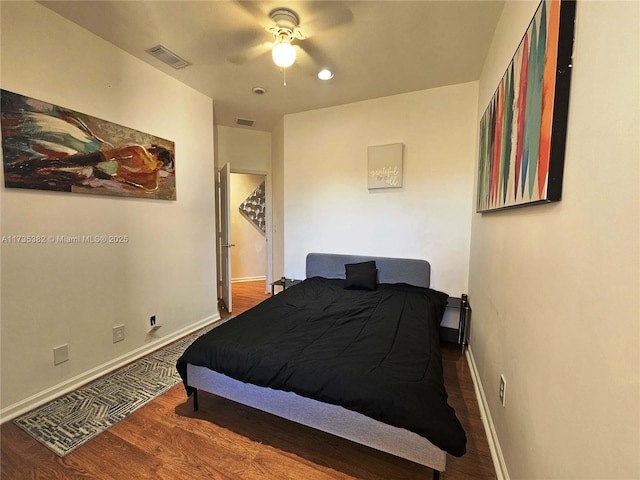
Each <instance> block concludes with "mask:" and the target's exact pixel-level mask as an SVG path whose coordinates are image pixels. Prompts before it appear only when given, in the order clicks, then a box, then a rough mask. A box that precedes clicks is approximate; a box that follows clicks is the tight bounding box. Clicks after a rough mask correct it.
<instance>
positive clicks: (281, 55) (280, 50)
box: [271, 40, 296, 68]
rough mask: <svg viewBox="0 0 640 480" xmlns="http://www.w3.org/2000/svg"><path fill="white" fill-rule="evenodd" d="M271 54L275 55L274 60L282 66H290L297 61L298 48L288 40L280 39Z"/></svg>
mask: <svg viewBox="0 0 640 480" xmlns="http://www.w3.org/2000/svg"><path fill="white" fill-rule="evenodd" d="M271 56H272V57H273V62H274V63H275V64H276V65H277V66H279V67H281V68H288V67H290V66H291V65H293V64H294V63H295V61H296V49H295V48H293V45H291V43H290V42H288V41H286V40H285V41H279V42H277V43H276V44H275V45H274V46H273V49H272V50H271Z"/></svg>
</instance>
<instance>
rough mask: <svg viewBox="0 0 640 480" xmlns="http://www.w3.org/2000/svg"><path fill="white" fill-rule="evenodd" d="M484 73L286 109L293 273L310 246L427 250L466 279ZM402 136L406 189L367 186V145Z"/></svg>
mask: <svg viewBox="0 0 640 480" xmlns="http://www.w3.org/2000/svg"><path fill="white" fill-rule="evenodd" d="M477 88H478V84H477V82H472V83H465V84H460V85H452V86H448V87H442V88H434V89H431V90H423V91H419V92H413V93H408V94H404V95H396V96H391V97H385V98H379V99H376V100H370V101H366V102H358V103H353V104H349V105H343V106H338V107H333V108H326V109H322V110H315V111H311V112H305V113H299V114H294V115H288V116H286V117H285V124H284V132H285V137H284V138H285V141H284V220H285V232H284V239H285V273H286V275H287V276H292V277H294V278H304V274H305V263H304V262H305V257H306V254H307V253H309V252H329V253H352V254H363V255H378V256H391V257H410V258H421V259H427V260H429V261H430V262H431V263H432V286H433V287H434V288H437V289H440V290H444V291H446V292H447V293H449V294H451V295H455V296H459V295H460V293H462V292H465V291H466V288H467V273H468V261H469V236H470V221H471V210H470V205H471V200H472V190H473V172H474V170H475V152H476V130H477V125H476V110H477V108H476V105H477ZM399 142H400V143H403V144H404V152H405V153H404V180H403V186H402V188H398V189H385V190H377V191H375V190H373V191H369V190H368V189H367V147H369V146H370V145H384V144H389V143H399Z"/></svg>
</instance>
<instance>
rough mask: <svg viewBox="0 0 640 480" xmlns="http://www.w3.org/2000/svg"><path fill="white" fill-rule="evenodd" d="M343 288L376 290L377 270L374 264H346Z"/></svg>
mask: <svg viewBox="0 0 640 480" xmlns="http://www.w3.org/2000/svg"><path fill="white" fill-rule="evenodd" d="M344 268H345V281H344V288H345V289H347V290H376V289H377V288H378V269H377V268H376V262H375V261H374V260H371V261H369V262H361V263H347V264H345V266H344Z"/></svg>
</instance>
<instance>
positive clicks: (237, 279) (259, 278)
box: [231, 275, 267, 283]
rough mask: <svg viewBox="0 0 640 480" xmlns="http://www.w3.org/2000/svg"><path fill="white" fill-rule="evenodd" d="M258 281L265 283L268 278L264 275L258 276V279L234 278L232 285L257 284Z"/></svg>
mask: <svg viewBox="0 0 640 480" xmlns="http://www.w3.org/2000/svg"><path fill="white" fill-rule="evenodd" d="M258 280H263V281H265V282H266V281H267V277H265V276H264V275H262V276H257V277H238V278H232V279H231V283H240V282H256V281H258Z"/></svg>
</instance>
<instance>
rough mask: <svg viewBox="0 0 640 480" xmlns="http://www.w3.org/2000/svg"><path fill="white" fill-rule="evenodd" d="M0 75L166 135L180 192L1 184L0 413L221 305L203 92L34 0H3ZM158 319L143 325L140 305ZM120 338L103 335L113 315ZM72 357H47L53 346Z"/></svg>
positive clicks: (43, 95)
mask: <svg viewBox="0 0 640 480" xmlns="http://www.w3.org/2000/svg"><path fill="white" fill-rule="evenodd" d="M1 8H2V10H1V14H2V46H1V48H2V50H1V58H2V76H1V83H2V88H4V89H7V90H10V91H14V92H17V93H20V94H24V95H27V96H30V97H33V98H37V99H41V100H44V101H47V102H50V103H54V104H57V105H61V106H65V107H68V108H71V109H74V110H77V111H80V112H83V113H87V114H90V115H93V116H97V117H100V118H104V119H107V120H110V121H112V122H115V123H118V124H121V125H125V126H128V127H131V128H135V129H137V130H141V131H144V132H148V133H152V134H154V135H157V136H159V137H162V138H167V139H170V140H173V141H174V142H175V145H176V182H177V197H178V198H177V201H174V202H170V201H160V200H142V199H131V198H122V197H111V196H94V195H80V194H65V193H56V192H45V191H27V190H20V189H6V188H4V187H3V188H2V191H1V201H2V235H18V234H23V235H27V234H31V235H69V236H74V235H110V234H119V235H127V236H128V237H129V242H128V243H126V244H120V245H102V244H101V245H91V244H88V245H84V244H73V245H64V244H46V245H14V244H12V245H8V244H5V245H2V324H1V328H2V345H1V347H2V353H1V355H2V413H3V416H5V415H11V414H14V413H16V412H18V411H19V410H20V409H23V408H28V407H29V406H33V405H34V404H36V403H38V402H40V401H42V400H43V399H46V397H47V396H55V395H57V394H59V393H61V392H62V391H64V390H65V389H67V388H70V387H73V386H74V385H77V384H78V383H81V382H83V381H86V380H87V379H89V378H91V377H92V376H95V375H99V374H100V373H104V372H105V371H106V370H109V369H110V368H113V367H114V366H117V365H118V364H120V363H122V362H124V361H127V360H129V359H131V358H133V357H135V356H137V355H140V354H142V353H144V352H146V351H148V350H150V349H153V348H157V347H158V346H159V345H160V344H162V343H163V342H166V341H168V340H170V339H172V338H175V337H176V336H178V335H182V334H185V333H187V332H188V331H190V330H192V329H193V328H195V327H197V326H198V325H201V324H203V323H206V322H210V321H212V320H214V319H216V318H218V312H217V298H216V281H215V270H216V263H215V256H214V249H213V248H212V247H211V246H212V245H214V244H215V229H214V224H213V221H212V220H213V218H214V207H215V200H214V158H213V105H212V101H211V99H210V98H207V97H205V96H204V95H202V94H199V93H197V92H195V91H194V90H193V89H191V88H188V87H186V86H184V85H183V84H181V83H179V82H177V81H176V80H174V79H172V78H170V77H168V76H167V75H164V74H163V73H161V72H159V71H158V70H157V69H154V68H152V67H150V66H149V65H147V64H145V63H143V62H141V61H139V60H137V59H135V58H134V57H132V56H130V55H128V54H126V53H124V52H122V51H121V50H119V49H117V48H115V47H113V46H112V45H110V44H108V43H106V42H104V41H103V40H101V39H100V38H98V37H95V36H93V35H91V34H89V33H87V31H86V30H84V29H81V28H79V27H78V26H76V25H75V24H73V23H70V22H68V21H67V20H65V19H63V18H62V17H59V16H58V15H56V14H54V13H52V12H51V11H50V10H49V9H47V8H45V7H43V6H42V5H40V4H37V3H33V2H2V5H1ZM154 314H155V315H156V316H157V321H158V323H159V324H162V328H161V329H160V330H159V331H158V336H157V337H150V336H147V331H148V329H149V317H150V315H154ZM119 324H125V337H126V338H125V340H124V341H122V342H119V343H116V344H113V343H112V327H113V326H115V325H119ZM61 344H68V346H69V357H70V358H69V361H68V362H66V363H63V364H60V365H58V366H55V367H54V365H53V352H52V350H53V348H54V347H57V346H59V345H61Z"/></svg>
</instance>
